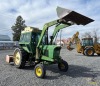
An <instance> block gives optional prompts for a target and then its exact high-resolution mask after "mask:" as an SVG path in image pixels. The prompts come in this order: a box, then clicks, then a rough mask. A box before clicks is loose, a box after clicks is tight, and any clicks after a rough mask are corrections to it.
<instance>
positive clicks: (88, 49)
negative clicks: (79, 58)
mask: <svg viewBox="0 0 100 86" xmlns="http://www.w3.org/2000/svg"><path fill="white" fill-rule="evenodd" d="M94 52H95V51H94V49H93V48H87V49H86V50H85V54H86V55H87V56H94Z"/></svg>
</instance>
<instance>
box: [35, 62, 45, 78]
mask: <svg viewBox="0 0 100 86" xmlns="http://www.w3.org/2000/svg"><path fill="white" fill-rule="evenodd" d="M34 72H35V75H36V77H38V78H44V77H45V74H46V70H45V67H44V65H43V64H37V65H36V66H35V69H34Z"/></svg>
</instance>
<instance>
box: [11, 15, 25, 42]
mask: <svg viewBox="0 0 100 86" xmlns="http://www.w3.org/2000/svg"><path fill="white" fill-rule="evenodd" d="M25 27H26V25H25V20H23V18H22V17H21V16H18V17H17V18H16V23H15V24H14V25H13V26H12V27H11V28H12V30H13V41H19V39H20V35H21V31H22V30H24V28H25Z"/></svg>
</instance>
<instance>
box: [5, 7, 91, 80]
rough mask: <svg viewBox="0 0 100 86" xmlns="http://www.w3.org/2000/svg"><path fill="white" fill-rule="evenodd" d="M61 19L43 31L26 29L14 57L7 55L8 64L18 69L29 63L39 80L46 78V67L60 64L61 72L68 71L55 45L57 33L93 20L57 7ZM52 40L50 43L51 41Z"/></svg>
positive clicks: (52, 22) (47, 25) (58, 47)
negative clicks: (12, 63) (50, 31)
mask: <svg viewBox="0 0 100 86" xmlns="http://www.w3.org/2000/svg"><path fill="white" fill-rule="evenodd" d="M57 15H58V17H59V19H57V20H53V21H51V22H48V23H46V24H45V25H44V27H43V29H42V30H39V29H38V28H35V27H26V28H25V29H24V30H23V31H22V32H21V36H20V41H19V45H20V47H18V48H16V49H15V50H14V54H13V55H12V56H10V55H7V57H6V61H7V62H8V63H10V62H14V65H15V66H16V67H17V68H24V67H25V65H26V64H27V63H28V64H30V65H32V64H33V65H34V66H35V68H34V72H35V75H36V76H37V77H38V78H44V76H45V74H46V69H45V65H50V64H58V68H59V70H60V71H63V72H66V71H67V70H68V63H67V62H66V61H65V60H63V59H62V57H61V56H60V50H61V46H57V45H54V44H53V40H54V38H55V36H56V35H57V33H58V32H59V31H60V30H61V29H63V28H66V27H69V26H72V25H74V24H77V25H86V24H88V23H90V22H92V21H93V20H92V19H90V18H88V17H85V16H83V15H81V14H79V13H77V12H75V11H71V10H68V9H65V8H61V7H57ZM51 26H55V28H54V31H53V34H52V36H50V39H49V37H48V33H49V32H48V29H49V27H51ZM49 40H50V41H49Z"/></svg>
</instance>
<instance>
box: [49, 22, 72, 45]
mask: <svg viewBox="0 0 100 86" xmlns="http://www.w3.org/2000/svg"><path fill="white" fill-rule="evenodd" d="M71 25H73V23H67V24H59V25H57V26H56V27H55V29H54V32H53V34H52V37H51V40H50V44H52V42H53V40H54V38H55V36H56V34H57V33H58V32H59V31H60V30H61V29H63V28H66V27H69V26H71Z"/></svg>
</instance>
